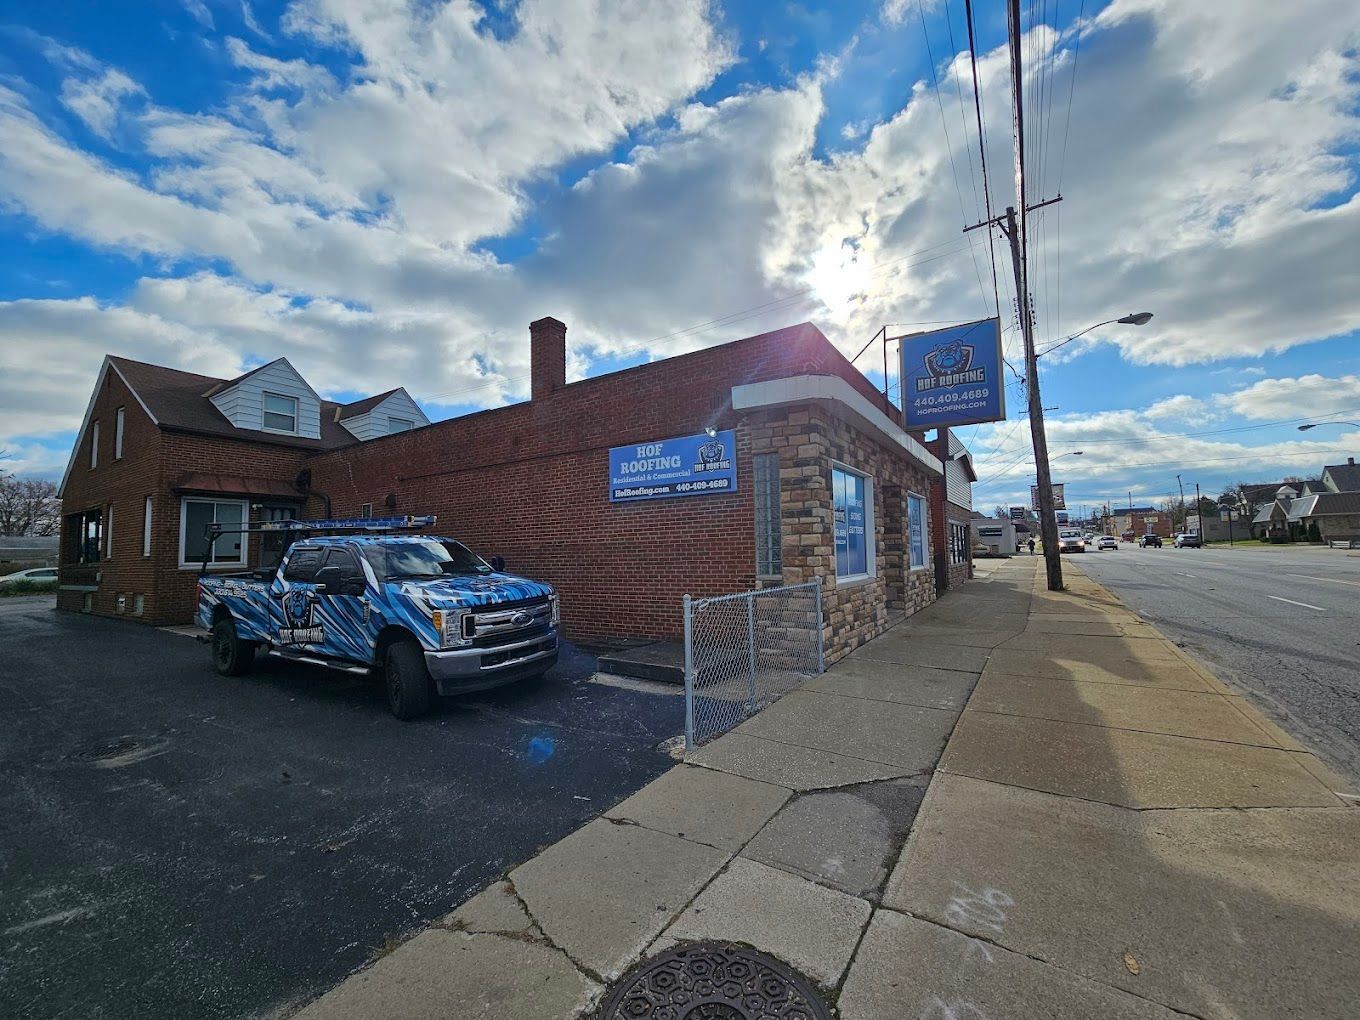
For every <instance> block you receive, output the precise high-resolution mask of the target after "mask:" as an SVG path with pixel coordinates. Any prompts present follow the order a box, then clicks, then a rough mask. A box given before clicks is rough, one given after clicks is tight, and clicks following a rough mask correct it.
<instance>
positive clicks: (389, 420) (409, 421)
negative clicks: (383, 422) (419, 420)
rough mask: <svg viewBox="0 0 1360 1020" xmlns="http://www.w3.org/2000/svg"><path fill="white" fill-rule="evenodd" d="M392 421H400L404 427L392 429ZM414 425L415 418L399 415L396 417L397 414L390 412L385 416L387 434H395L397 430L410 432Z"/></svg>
mask: <svg viewBox="0 0 1360 1020" xmlns="http://www.w3.org/2000/svg"><path fill="white" fill-rule="evenodd" d="M393 422H401V423H402V424H403V425H405V426H406V427H405V428H400V429H394V428H393V427H392V423H393ZM415 427H416V420H415V419H414V418H400V417H398V416H396V415H392V414H389V415H388V416H387V434H388V435H389V436H395V435H396V434H397V433H398V432H410V431H411V430H412V429H413V428H415Z"/></svg>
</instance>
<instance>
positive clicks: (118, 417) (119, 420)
mask: <svg viewBox="0 0 1360 1020" xmlns="http://www.w3.org/2000/svg"><path fill="white" fill-rule="evenodd" d="M113 459H114V460H122V459H123V408H121V407H120V408H119V409H118V410H117V412H116V413H115V414H114V416H113Z"/></svg>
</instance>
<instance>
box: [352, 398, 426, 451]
mask: <svg viewBox="0 0 1360 1020" xmlns="http://www.w3.org/2000/svg"><path fill="white" fill-rule="evenodd" d="M341 413H343V412H341ZM340 424H341V425H343V426H345V428H346V429H348V430H349V432H350V434H351V435H353V436H354V438H355V439H377V438H378V437H379V436H390V435H392V434H393V433H394V432H404V431H405V430H406V429H409V428H420V426H422V425H428V424H430V419H429V418H427V417H425V412H424V411H422V410H421V409H420V405H419V404H417V403H416V402H415V401H414V400H412V399H411V395H410V394H409V393H407V392H406V391H405V390H404V389H398V390H395V391H393V392H392V393H390V394H389V395H388V396H387V398H386V399H385V400H383V401H382V402H381V403H380V404H378V405H377V406H375V407H372V408H370V409H369V410H367V411H365V412H364V413H363V414H357V415H355V416H354V417H352V418H341V419H340Z"/></svg>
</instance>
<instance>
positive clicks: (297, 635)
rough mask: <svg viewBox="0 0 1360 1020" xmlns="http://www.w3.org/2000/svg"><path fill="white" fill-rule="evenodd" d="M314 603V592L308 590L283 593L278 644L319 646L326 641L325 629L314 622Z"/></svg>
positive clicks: (315, 599) (315, 600)
mask: <svg viewBox="0 0 1360 1020" xmlns="http://www.w3.org/2000/svg"><path fill="white" fill-rule="evenodd" d="M316 602H317V595H316V592H314V591H313V590H312V589H310V588H293V589H292V590H290V591H288V592H285V593H284V596H283V622H284V626H282V627H280V628H279V643H280V644H284V645H319V644H321V643H323V642H324V641H325V640H326V631H325V628H324V627H322V626H321V625H320V624H319V623H316V622H314V617H315V613H316Z"/></svg>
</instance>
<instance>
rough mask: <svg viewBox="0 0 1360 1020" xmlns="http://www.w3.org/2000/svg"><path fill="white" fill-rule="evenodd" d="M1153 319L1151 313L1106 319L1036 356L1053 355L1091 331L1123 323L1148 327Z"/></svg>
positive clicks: (1135, 313) (1138, 313) (1060, 341)
mask: <svg viewBox="0 0 1360 1020" xmlns="http://www.w3.org/2000/svg"><path fill="white" fill-rule="evenodd" d="M1151 319H1152V313H1151V312H1133V313H1131V314H1129V315H1121V316H1120V317H1119V318H1117V319H1106V320H1105V321H1104V322H1097V323H1096V324H1095V325H1094V326H1087V327H1086V328H1085V329H1083V330H1082V331H1081V332H1080V333H1073V334H1072V335H1071V336H1069V337H1067V338H1065V339H1063V340H1059V341H1058V342H1057V343H1056V344H1054V345H1053V346H1052V347H1046V348H1044V350H1042V351H1040V352H1039V353H1038V354H1036V355H1035V357H1036V358H1042V357H1043V356H1044V355H1045V354H1051V353H1053V352H1054V351H1056V350H1057V349H1058V348H1059V347H1062V346H1064V345H1066V344H1070V343H1071V342H1072V341H1073V340H1075V339H1077V337H1081V336H1085V335H1086V334H1087V333H1089V332H1091V330H1093V329H1099V328H1100V327H1101V326H1110V325H1113V324H1114V323H1116V322H1119V323H1122V324H1124V325H1126V326H1144V325H1147V323H1148V322H1149V321H1150V320H1151Z"/></svg>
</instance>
